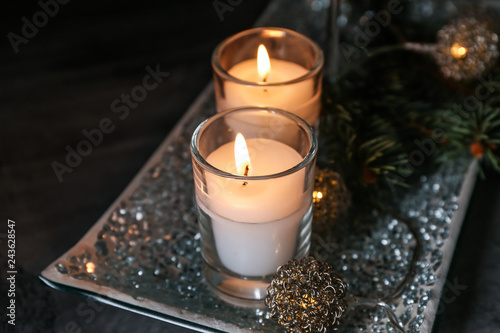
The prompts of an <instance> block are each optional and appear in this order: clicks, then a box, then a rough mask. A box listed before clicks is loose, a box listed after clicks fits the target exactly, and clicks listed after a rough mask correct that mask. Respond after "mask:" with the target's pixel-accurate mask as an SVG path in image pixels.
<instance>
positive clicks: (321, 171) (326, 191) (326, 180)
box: [313, 167, 351, 230]
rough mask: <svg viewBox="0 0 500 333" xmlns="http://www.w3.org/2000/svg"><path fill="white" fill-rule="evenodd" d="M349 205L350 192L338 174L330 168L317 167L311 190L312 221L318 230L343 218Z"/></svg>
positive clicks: (325, 228) (328, 226)
mask: <svg viewBox="0 0 500 333" xmlns="http://www.w3.org/2000/svg"><path fill="white" fill-rule="evenodd" d="M350 206H351V193H350V192H349V190H348V189H347V187H346V185H345V182H344V179H343V178H342V176H341V175H340V174H338V173H337V172H335V171H333V170H331V169H330V168H319V167H318V168H317V169H316V175H315V183H314V192H313V216H314V218H313V223H314V227H315V228H316V227H317V228H320V230H327V229H329V228H330V227H332V224H334V223H336V222H337V221H339V220H341V219H343V218H345V217H346V216H347V212H348V210H349V207H350Z"/></svg>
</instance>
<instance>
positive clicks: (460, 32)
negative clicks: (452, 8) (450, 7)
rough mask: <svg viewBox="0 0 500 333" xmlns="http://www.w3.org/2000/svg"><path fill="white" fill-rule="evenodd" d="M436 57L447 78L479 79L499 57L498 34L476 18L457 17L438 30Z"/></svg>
mask: <svg viewBox="0 0 500 333" xmlns="http://www.w3.org/2000/svg"><path fill="white" fill-rule="evenodd" d="M434 57H435V59H436V62H437V64H438V65H439V67H440V68H441V72H442V73H443V74H444V75H445V76H446V77H449V78H452V79H454V80H457V81H461V80H470V79H474V78H477V77H479V76H481V75H482V74H483V73H485V72H486V71H488V70H489V69H491V68H492V67H493V65H494V64H495V62H496V61H497V59H498V35H497V34H496V33H495V32H493V31H492V30H490V28H489V24H488V23H487V22H485V21H479V20H478V18H476V17H461V18H458V19H456V20H454V21H452V22H451V23H450V24H448V25H446V26H444V27H443V28H441V29H440V30H439V32H438V34H437V47H436V49H435V52H434Z"/></svg>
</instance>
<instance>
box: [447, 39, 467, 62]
mask: <svg viewBox="0 0 500 333" xmlns="http://www.w3.org/2000/svg"><path fill="white" fill-rule="evenodd" d="M450 53H451V56H452V57H453V58H455V59H463V58H465V56H466V55H467V48H466V47H463V46H462V45H460V44H458V43H453V45H452V46H451V48H450Z"/></svg>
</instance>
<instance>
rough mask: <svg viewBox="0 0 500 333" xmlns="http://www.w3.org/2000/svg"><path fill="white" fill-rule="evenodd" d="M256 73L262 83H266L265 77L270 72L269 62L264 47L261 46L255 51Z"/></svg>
mask: <svg viewBox="0 0 500 333" xmlns="http://www.w3.org/2000/svg"><path fill="white" fill-rule="evenodd" d="M257 71H258V72H259V77H260V80H261V81H262V82H266V80H267V76H268V75H269V73H270V72H271V61H270V60H269V54H268V53H267V50H266V47H265V46H264V45H262V44H260V45H259V49H258V50H257Z"/></svg>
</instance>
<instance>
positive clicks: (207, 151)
mask: <svg viewBox="0 0 500 333" xmlns="http://www.w3.org/2000/svg"><path fill="white" fill-rule="evenodd" d="M316 152H317V140H316V137H315V135H314V133H313V131H312V129H311V127H310V126H309V125H308V124H307V123H306V122H305V121H304V120H302V119H301V118H299V117H297V116H295V115H293V114H291V113H289V112H285V111H280V110H275V109H268V108H258V107H254V108H240V109H233V110H228V111H224V112H221V113H217V114H216V115H215V116H213V117H211V118H210V119H208V120H206V121H205V122H203V123H201V124H200V125H199V126H198V128H197V129H196V130H195V132H194V134H193V137H192V140H191V153H192V160H193V173H194V183H195V194H196V205H197V209H198V213H199V226H200V232H201V244H202V254H203V258H204V261H205V263H206V265H205V266H206V269H205V277H206V280H207V282H208V284H209V285H210V286H211V287H213V289H214V290H215V291H217V292H218V293H219V295H220V296H223V298H224V297H225V298H226V299H228V298H229V299H230V300H231V301H234V300H246V301H258V300H262V299H264V298H265V297H266V289H267V286H268V285H269V284H270V281H271V279H272V276H273V274H274V273H275V272H276V269H277V268H278V267H279V266H280V265H283V264H285V263H286V262H288V261H289V260H291V259H299V258H302V257H304V256H305V255H307V253H308V251H309V247H310V236H311V227H312V226H311V223H312V191H313V185H314V166H315V159H316Z"/></svg>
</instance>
